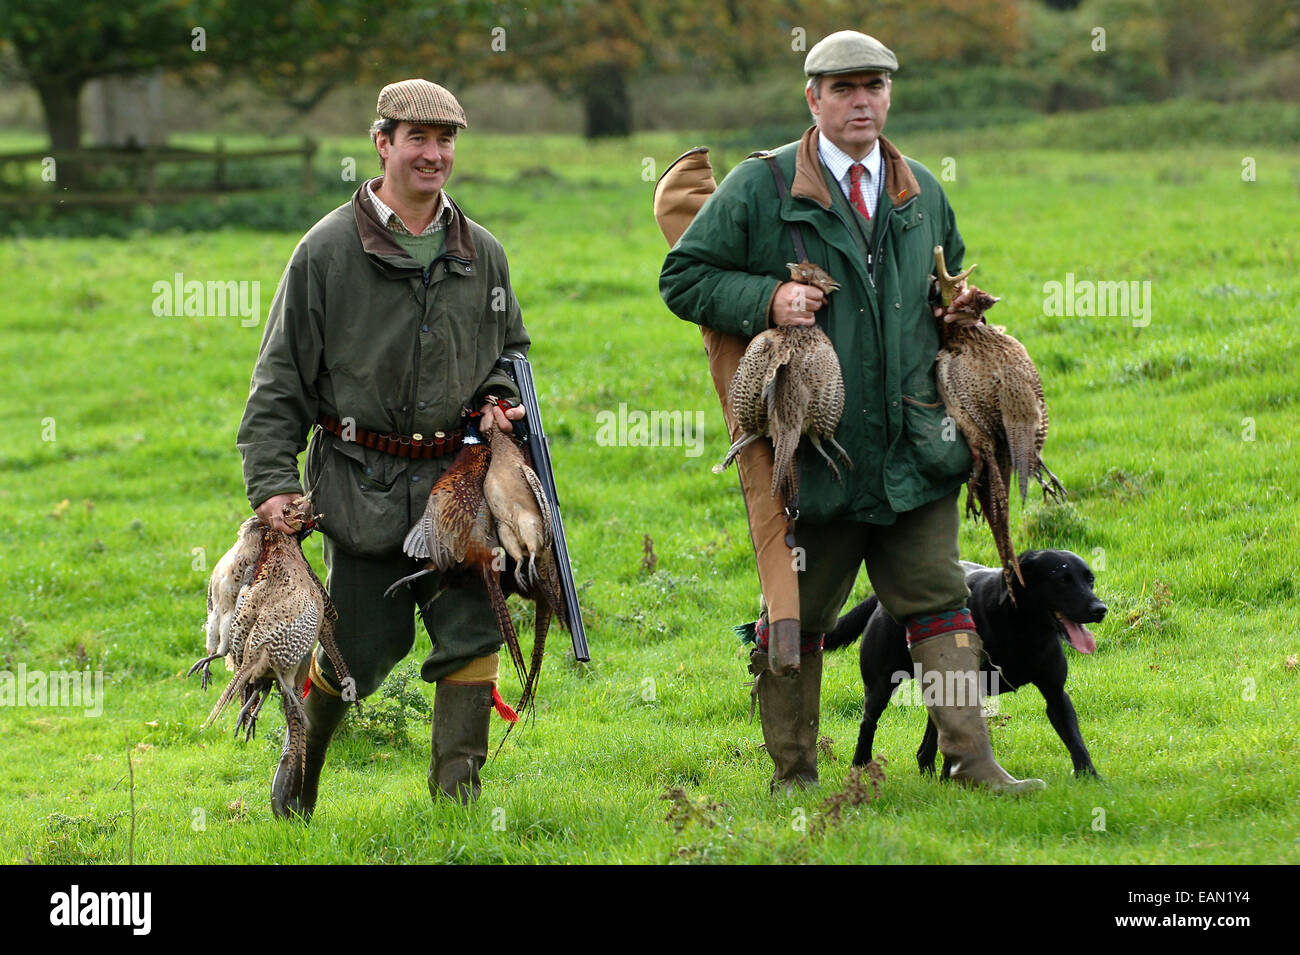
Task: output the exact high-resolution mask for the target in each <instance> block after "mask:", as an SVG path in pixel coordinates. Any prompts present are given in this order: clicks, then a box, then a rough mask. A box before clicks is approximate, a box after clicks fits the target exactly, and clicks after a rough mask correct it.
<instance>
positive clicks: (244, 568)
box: [186, 515, 265, 690]
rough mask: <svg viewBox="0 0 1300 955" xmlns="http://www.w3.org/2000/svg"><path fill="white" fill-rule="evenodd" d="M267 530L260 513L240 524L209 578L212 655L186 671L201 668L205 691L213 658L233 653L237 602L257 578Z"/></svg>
mask: <svg viewBox="0 0 1300 955" xmlns="http://www.w3.org/2000/svg"><path fill="white" fill-rule="evenodd" d="M263 530H265V525H264V524H262V522H261V519H260V518H258V517H257V516H256V515H254V516H253V517H250V518H249V519H248V520H246V521H244V523H243V524H241V525H240V526H239V536H238V537H237V538H236V540H235V543H234V546H232V547H231V548H230V550H228V551H226V553H225V555H224V556H223V557H222V558H221V560H219V561H217V566H216V567H214V568H212V577H211V578H210V579H209V580H208V622H207V624H206V627H205V630H206V633H207V648H208V655H207V656H206V657H204V658H203V659H202V660H199V661H198V662H197V663H195V664H194V666H192V667H190V672H189V673H188V674H186V675H187V676H193V675H194V673H195V671H200V672H201V673H202V676H201V677H200V683H201V685H202V687H203V689H205V690H206V689H207V688H208V682H209V681H210V680H211V679H212V674H211V670H210V666H211V663H212V661H213V660H220V659H221V658H222V657H224V656H225V655H226V654H228V653H229V652H230V624H231V622H232V621H233V620H234V619H235V604H236V603H237V602H238V600H239V593H240V591H241V590H243V589H244V587H246V586H248V584H250V583H251V582H252V580H253V564H254V563H255V562H256V561H257V555H258V553H259V552H260V551H261V549H262V531H263ZM231 669H232V670H233V669H235V667H231Z"/></svg>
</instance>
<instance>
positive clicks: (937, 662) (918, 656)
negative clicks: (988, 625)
mask: <svg viewBox="0 0 1300 955" xmlns="http://www.w3.org/2000/svg"><path fill="white" fill-rule="evenodd" d="M982 648H983V644H982V643H981V642H980V638H979V635H978V634H977V633H975V632H973V631H970V630H955V631H951V632H949V633H941V634H939V635H938V636H934V637H928V638H927V639H925V640H922V641H921V642H920V643H916V644H913V645H912V660H913V661H915V662H916V663H918V664H920V667H921V680H922V687H923V696H924V699H925V703H926V709H928V710H929V711H930V718H931V719H932V720H934V725H935V726H936V727H937V728H938V730H939V752H941V753H942V754H943V755H944V759H945V767H946V768H947V769H948V770H949V773H948V775H949V776H951V778H953V779H956V780H958V781H960V782H963V783H966V784H968V785H973V786H984V787H985V788H987V789H991V790H992V791H994V792H1003V793H1026V792H1036V791H1038V790H1040V789H1046V788H1047V784H1046V783H1044V782H1043V781H1042V780H1041V779H1016V778H1015V777H1014V776H1012V775H1011V774H1010V773H1008V772H1007V771H1006V770H1005V769H1003V768H1002V767H1001V766H999V765H998V762H997V760H996V759H994V758H993V747H992V745H991V744H990V743H989V729H988V724H987V723H985V721H984V714H983V713H982V712H981V710H980V694H979V669H980V650H981V649H982ZM931 672H935V673H937V674H938V676H937V677H929V678H928V679H927V677H928V674H930V673H931ZM940 680H941V681H942V682H939V681H940ZM931 681H934V682H931Z"/></svg>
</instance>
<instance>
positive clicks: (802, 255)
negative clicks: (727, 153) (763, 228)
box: [747, 151, 808, 262]
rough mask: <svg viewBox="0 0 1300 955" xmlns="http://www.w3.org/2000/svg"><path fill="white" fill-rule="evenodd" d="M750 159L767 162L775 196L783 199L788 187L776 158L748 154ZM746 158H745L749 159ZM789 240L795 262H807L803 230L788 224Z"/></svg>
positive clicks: (767, 154) (769, 155)
mask: <svg viewBox="0 0 1300 955" xmlns="http://www.w3.org/2000/svg"><path fill="white" fill-rule="evenodd" d="M750 157H758V158H761V159H766V160H767V168H768V169H770V170H771V171H772V178H773V179H774V180H775V181H776V194H777V195H778V196H780V197H781V199H782V200H784V199H785V197H786V193H788V192H789V191H790V187H789V186H787V185H786V183H785V176H784V175H782V173H781V167H780V166H778V165H777V162H776V156H775V155H773V154H772V153H769V152H763V151H760V152H756V153H750ZM750 157H747V158H750ZM790 238H791V239H792V240H793V241H794V255H795V261H796V262H807V261H808V250H807V249H805V248H804V245H803V230H802V229H800V228H799V226H798V225H797V224H796V223H793V222H791V223H790Z"/></svg>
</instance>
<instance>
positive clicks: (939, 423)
mask: <svg viewBox="0 0 1300 955" xmlns="http://www.w3.org/2000/svg"><path fill="white" fill-rule="evenodd" d="M925 398H932V400H922V399H925ZM903 427H904V429H905V431H906V435H905V439H906V441H907V448H908V450H909V451H910V452H911V458H912V464H913V466H914V467H915V468H916V471H917V473H918V474H919V475H920V476H921V477H922V478H923V479H925V480H927V481H929V482H931V483H935V484H938V483H941V482H945V481H949V480H951V479H952V478H955V477H961V476H964V475H966V474H969V473H970V468H971V464H972V459H971V455H970V448H969V447H968V446H967V445H966V437H965V436H964V435H963V434H962V433H961V428H959V427H957V422H956V421H955V420H954V419H953V418H952V417H951V416H950V415H949V414H948V411H947V409H946V408H944V406H943V402H942V401H940V400H939V398H938V397H937V396H930V395H922V396H919V397H911V396H908V395H903Z"/></svg>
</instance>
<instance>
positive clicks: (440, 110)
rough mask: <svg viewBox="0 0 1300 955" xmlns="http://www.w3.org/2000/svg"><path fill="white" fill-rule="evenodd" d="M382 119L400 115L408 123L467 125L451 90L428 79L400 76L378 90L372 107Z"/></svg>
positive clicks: (398, 117) (463, 113) (463, 126)
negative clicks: (395, 81)
mask: <svg viewBox="0 0 1300 955" xmlns="http://www.w3.org/2000/svg"><path fill="white" fill-rule="evenodd" d="M375 109H376V111H377V112H378V113H379V115H380V117H381V118H382V119H400V120H404V121H406V122H408V123H427V124H428V125H430V126H459V127H460V128H461V129H464V128H465V127H466V126H468V125H469V123H467V122H466V121H465V111H464V110H463V109H461V108H460V103H458V102H456V97H454V96H452V95H451V90H448V89H445V88H443V87H441V86H439V85H438V84H437V83H430V82H429V81H428V80H402V81H401V82H400V83H389V84H388V85H387V86H385V87H384V88H383V89H382V90H380V91H379V103H378V105H377V106H376V107H375Z"/></svg>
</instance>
